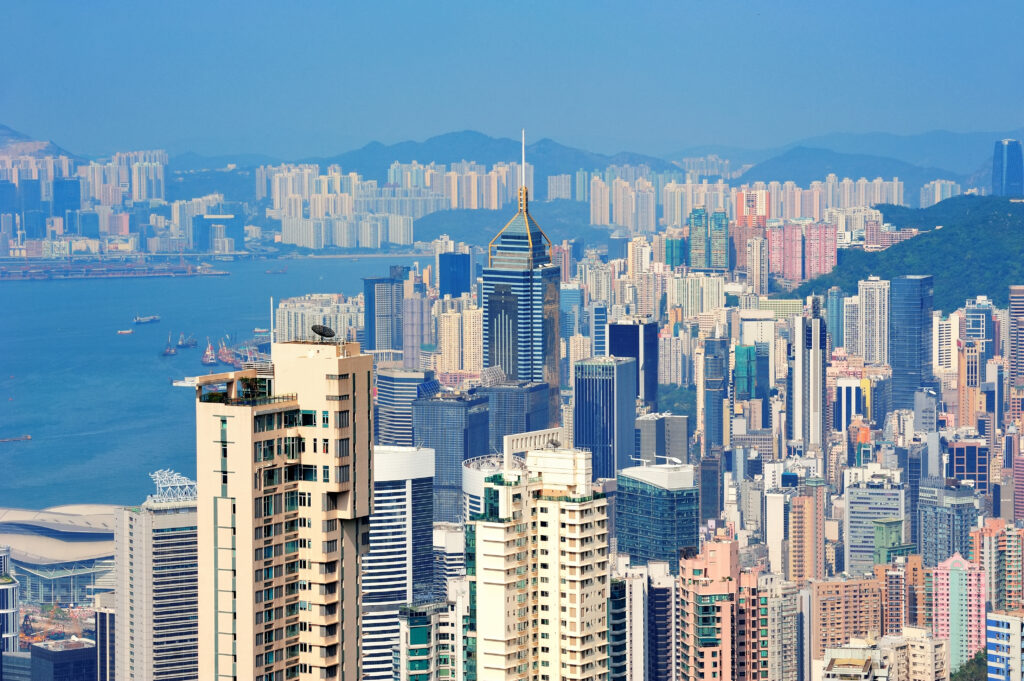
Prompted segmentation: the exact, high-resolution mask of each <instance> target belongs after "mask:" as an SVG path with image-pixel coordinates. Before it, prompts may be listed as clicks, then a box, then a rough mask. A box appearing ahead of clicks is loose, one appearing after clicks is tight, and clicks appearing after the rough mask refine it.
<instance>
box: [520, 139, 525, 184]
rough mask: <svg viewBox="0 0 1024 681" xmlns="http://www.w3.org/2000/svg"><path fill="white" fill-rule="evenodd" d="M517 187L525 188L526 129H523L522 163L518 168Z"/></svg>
mask: <svg viewBox="0 0 1024 681" xmlns="http://www.w3.org/2000/svg"><path fill="white" fill-rule="evenodd" d="M519 186H520V187H525V186H526V128H523V163H522V165H520V166H519Z"/></svg>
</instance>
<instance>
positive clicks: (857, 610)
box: [805, 577, 882, 660]
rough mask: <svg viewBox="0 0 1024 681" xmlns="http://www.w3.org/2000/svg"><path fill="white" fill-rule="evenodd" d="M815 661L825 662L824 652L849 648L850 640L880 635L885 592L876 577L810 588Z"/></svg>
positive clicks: (835, 582)
mask: <svg viewBox="0 0 1024 681" xmlns="http://www.w3.org/2000/svg"><path fill="white" fill-rule="evenodd" d="M810 590H811V599H810V613H809V615H807V616H805V617H807V619H808V620H809V625H810V650H809V651H807V652H808V656H809V657H810V658H811V659H812V660H821V659H824V656H825V650H827V649H828V648H836V647H839V646H843V645H846V644H847V643H849V642H850V639H851V638H867V637H877V636H879V635H880V634H881V609H882V590H881V587H880V585H879V583H878V580H876V579H875V578H873V577H872V578H871V579H843V578H836V579H830V580H828V581H823V582H812V583H811V585H810Z"/></svg>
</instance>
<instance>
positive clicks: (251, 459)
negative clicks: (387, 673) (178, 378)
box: [187, 341, 373, 681]
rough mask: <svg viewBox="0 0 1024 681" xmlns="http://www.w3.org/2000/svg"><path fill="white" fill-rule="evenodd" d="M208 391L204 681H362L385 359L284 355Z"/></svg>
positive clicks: (302, 348) (335, 347) (306, 348)
mask: <svg viewBox="0 0 1024 681" xmlns="http://www.w3.org/2000/svg"><path fill="white" fill-rule="evenodd" d="M271 359H272V363H271V364H270V365H264V366H260V367H259V368H251V369H244V370H241V371H233V372H229V373H223V374H215V375H209V376H200V377H197V378H194V379H190V380H189V381H187V383H188V384H189V385H192V386H194V387H195V390H196V453H197V458H198V460H197V465H196V470H197V473H198V475H197V477H198V481H197V482H198V503H197V511H198V523H197V526H198V541H199V669H200V678H202V679H210V680H215V681H228V680H232V681H235V680H237V681H243V680H244V681H250V680H255V681H279V680H281V679H292V678H294V679H299V680H300V681H301V680H304V679H348V680H350V681H354V680H355V679H360V678H362V672H361V670H360V656H361V650H360V648H361V646H360V625H361V621H360V620H361V617H360V611H361V603H360V601H361V598H360V591H361V589H360V585H359V579H360V575H359V565H360V558H361V556H362V554H363V552H364V550H363V547H362V543H363V542H362V537H361V533H362V532H364V531H365V530H366V527H365V525H366V523H367V522H368V519H369V516H370V513H371V511H372V503H373V480H372V474H371V470H370V462H371V458H372V446H373V444H372V443H373V422H372V421H373V417H372V414H373V400H372V398H371V393H370V390H371V386H372V376H371V371H372V358H371V357H370V356H369V355H365V354H360V351H359V345H358V344H357V343H335V342H330V341H325V342H305V341H295V342H289V343H274V344H273V346H272V348H271Z"/></svg>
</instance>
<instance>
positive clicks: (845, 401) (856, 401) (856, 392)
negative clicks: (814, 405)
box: [832, 377, 916, 433]
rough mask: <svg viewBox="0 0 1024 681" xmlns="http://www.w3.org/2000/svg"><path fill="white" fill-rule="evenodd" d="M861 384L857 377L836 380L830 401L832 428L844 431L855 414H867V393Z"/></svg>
mask: <svg viewBox="0 0 1024 681" xmlns="http://www.w3.org/2000/svg"><path fill="white" fill-rule="evenodd" d="M862 384H863V381H862V380H861V379H857V378H849V377H842V378H839V379H837V380H836V397H835V400H834V401H833V402H832V428H833V430H838V431H839V432H840V433H845V432H846V429H847V428H849V427H850V424H851V423H852V422H853V417H854V416H855V415H857V414H860V415H861V416H867V414H866V413H865V411H866V407H867V399H866V398H867V395H865V392H864V388H863V385H862ZM915 424H916V421H915Z"/></svg>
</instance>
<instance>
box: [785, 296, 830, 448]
mask: <svg viewBox="0 0 1024 681" xmlns="http://www.w3.org/2000/svg"><path fill="white" fill-rule="evenodd" d="M827 355H828V337H827V331H826V329H825V320H824V318H822V316H821V313H820V309H819V308H818V304H817V301H815V303H814V306H813V309H812V312H811V316H810V317H803V316H801V317H794V318H793V339H792V369H791V371H790V390H788V391H787V394H786V400H787V402H788V403H789V404H787V407H789V409H788V410H787V413H788V415H789V421H788V424H789V430H790V432H789V437H790V439H791V440H799V441H800V442H802V443H803V447H804V451H810V450H816V451H821V448H822V447H824V446H825V444H827V442H828V434H829V423H830V422H831V419H830V418H829V416H830V415H829V414H828V412H827V407H826V405H827V400H828V395H827V394H826V385H827V382H826V376H825V367H826V365H827V362H828V357H827Z"/></svg>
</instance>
